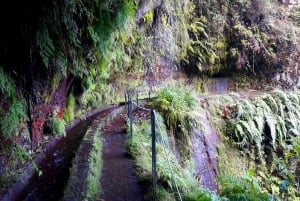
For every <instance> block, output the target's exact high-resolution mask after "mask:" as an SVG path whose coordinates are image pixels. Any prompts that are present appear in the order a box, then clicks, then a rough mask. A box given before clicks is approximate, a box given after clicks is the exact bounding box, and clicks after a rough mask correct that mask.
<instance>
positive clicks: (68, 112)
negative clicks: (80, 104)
mask: <svg viewBox="0 0 300 201" xmlns="http://www.w3.org/2000/svg"><path fill="white" fill-rule="evenodd" d="M75 105H76V99H75V96H74V95H73V94H70V95H69V96H68V99H67V106H66V109H65V111H64V120H65V122H70V121H72V120H73V119H74V111H75Z"/></svg>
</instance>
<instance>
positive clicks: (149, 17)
mask: <svg viewBox="0 0 300 201" xmlns="http://www.w3.org/2000/svg"><path fill="white" fill-rule="evenodd" d="M143 21H144V23H145V24H150V23H152V21H153V11H152V10H149V11H148V12H147V13H146V14H145V15H144V16H143Z"/></svg>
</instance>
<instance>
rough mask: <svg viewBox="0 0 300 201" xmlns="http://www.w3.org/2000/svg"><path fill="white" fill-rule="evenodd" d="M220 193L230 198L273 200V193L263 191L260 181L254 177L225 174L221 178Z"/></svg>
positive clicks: (243, 200)
mask: <svg viewBox="0 0 300 201" xmlns="http://www.w3.org/2000/svg"><path fill="white" fill-rule="evenodd" d="M220 181H221V190H220V194H221V195H222V196H224V197H226V198H227V199H228V200H232V201H234V200H239V201H273V200H275V199H274V198H273V197H272V196H271V195H269V194H268V193H266V192H263V191H262V189H261V187H260V185H259V184H258V181H256V180H255V179H254V178H253V177H234V176H226V177H225V176H224V177H222V178H221V179H220Z"/></svg>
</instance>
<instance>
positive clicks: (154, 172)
mask: <svg viewBox="0 0 300 201" xmlns="http://www.w3.org/2000/svg"><path fill="white" fill-rule="evenodd" d="M151 136H152V184H153V197H154V200H156V186H157V173H156V135H155V113H154V110H153V109H151Z"/></svg>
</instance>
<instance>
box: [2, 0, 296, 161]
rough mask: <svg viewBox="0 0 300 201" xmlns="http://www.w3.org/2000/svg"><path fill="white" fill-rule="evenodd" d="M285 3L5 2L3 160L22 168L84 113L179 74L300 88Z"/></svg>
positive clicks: (289, 8) (292, 24) (289, 7)
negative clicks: (43, 144) (48, 138)
mask: <svg viewBox="0 0 300 201" xmlns="http://www.w3.org/2000/svg"><path fill="white" fill-rule="evenodd" d="M291 3H292V2H290V1H289V2H286V1H271V0H270V1H263V0H252V1H246V0H233V1H225V0H211V1H204V0H180V1H173V0H123V1H122V0H102V1H94V0H63V1H58V0H54V1H50V0H43V1H35V0H30V1H27V2H21V3H18V4H15V3H13V2H5V3H1V6H0V22H1V24H2V31H1V33H0V40H1V43H0V89H1V91H0V103H1V107H0V119H1V121H0V129H1V130H0V140H1V144H0V152H2V153H12V154H11V155H12V156H11V157H10V159H16V160H19V159H20V157H21V158H23V159H24V160H28V159H30V158H31V156H30V154H29V152H32V151H33V152H34V151H35V150H36V149H37V148H38V147H39V143H41V142H42V141H43V140H42V139H43V136H45V135H49V134H54V135H55V134H58V133H61V132H63V131H64V126H65V124H66V123H68V122H70V121H71V120H72V119H73V118H74V117H75V116H78V115H81V114H82V113H83V111H87V110H89V109H91V108H94V107H99V106H101V105H106V104H110V103H113V102H117V101H119V100H121V99H123V94H124V92H126V91H132V89H138V90H144V89H145V88H146V89H147V90H148V89H149V90H153V89H154V88H155V86H157V85H159V84H160V81H161V80H165V79H166V78H168V77H169V76H170V74H174V76H173V77H175V78H177V77H178V75H180V74H179V73H178V71H179V72H184V73H185V74H187V75H189V76H192V77H200V78H202V77H204V76H206V77H209V76H232V77H235V78H239V77H244V76H248V77H251V78H252V79H253V78H254V82H257V83H259V84H261V85H262V84H264V83H268V85H269V86H271V87H274V86H278V87H281V88H289V89H290V88H298V87H300V77H299V76H300V72H299V60H300V43H299V42H300V41H299V40H300V37H299V36H300V29H299V23H300V20H299V16H300V14H299V5H298V4H297V2H294V3H296V4H291ZM175 72H177V74H175ZM176 76H177V77H176ZM265 81H266V82H265ZM167 82H168V80H167ZM203 82H205V81H201V83H200V84H199V83H196V84H197V86H194V87H195V88H201V89H202V88H203V86H202V83H203ZM198 85H199V86H198ZM261 87H262V86H257V87H256V88H261ZM263 87H266V86H263ZM24 150H26V151H25V152H24ZM24 153H25V154H24ZM4 155H5V154H4ZM10 159H8V157H6V158H5V157H3V159H2V160H1V161H0V162H1V163H2V164H4V163H6V162H7V161H8V160H10ZM16 160H11V161H16Z"/></svg>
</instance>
